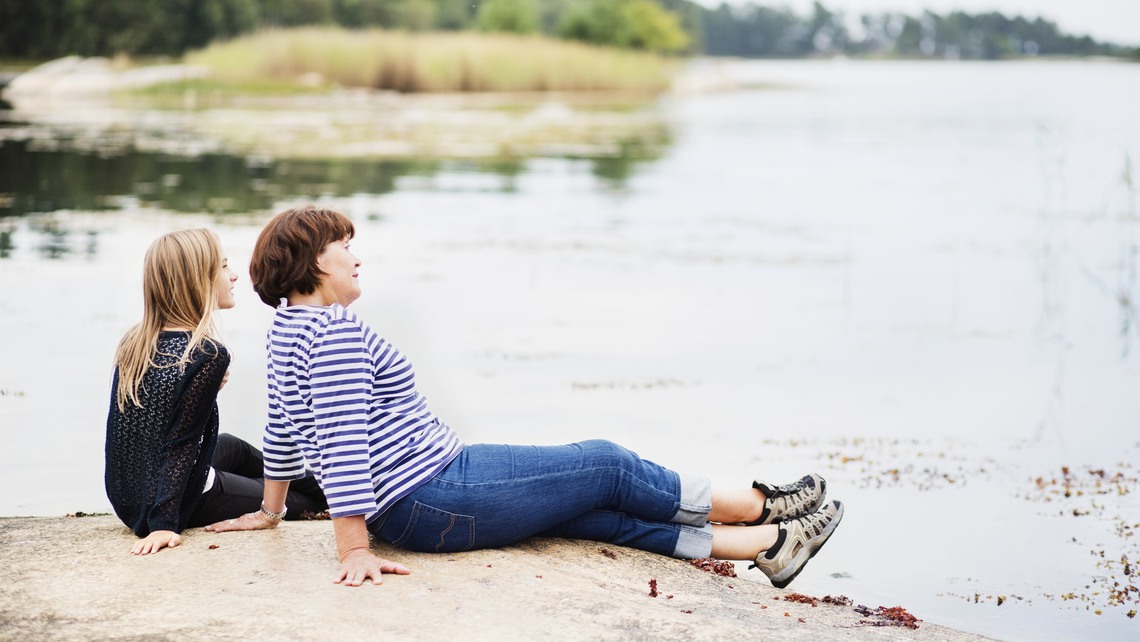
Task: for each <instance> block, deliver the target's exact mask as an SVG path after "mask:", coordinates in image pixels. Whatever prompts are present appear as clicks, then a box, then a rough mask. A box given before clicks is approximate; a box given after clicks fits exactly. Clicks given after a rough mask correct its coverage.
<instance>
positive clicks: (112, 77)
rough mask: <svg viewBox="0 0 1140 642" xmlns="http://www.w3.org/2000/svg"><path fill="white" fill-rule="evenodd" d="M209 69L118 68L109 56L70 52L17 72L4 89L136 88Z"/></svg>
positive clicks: (65, 92) (19, 92) (16, 93)
mask: <svg viewBox="0 0 1140 642" xmlns="http://www.w3.org/2000/svg"><path fill="white" fill-rule="evenodd" d="M209 73H210V70H208V69H206V68H205V67H195V66H192V65H152V66H149V67H137V68H132V69H121V70H120V69H116V68H115V67H114V65H112V64H111V61H110V60H108V59H106V58H82V57H80V56H67V57H65V58H59V59H57V60H52V61H51V62H46V63H44V64H42V65H40V66H38V67H35V68H34V69H29V70H28V71H26V72H24V73H22V74H20V75H19V76H16V77H15V78H13V79H12V81H11V82H10V83H8V86H7V87H5V89H4V95H5V97H7V98H20V97H25V96H34V97H39V98H44V97H50V96H71V95H76V94H101V93H107V92H111V91H116V90H120V89H135V88H138V87H146V86H148V85H154V84H158V83H162V82H170V81H173V80H189V79H192V78H203V77H205V76H208V75H209Z"/></svg>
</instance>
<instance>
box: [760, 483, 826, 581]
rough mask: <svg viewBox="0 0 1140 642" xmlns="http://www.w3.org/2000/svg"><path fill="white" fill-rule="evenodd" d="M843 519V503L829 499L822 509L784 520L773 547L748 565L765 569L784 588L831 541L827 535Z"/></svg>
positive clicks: (769, 576) (769, 577) (766, 573)
mask: <svg viewBox="0 0 1140 642" xmlns="http://www.w3.org/2000/svg"><path fill="white" fill-rule="evenodd" d="M841 519H843V503H842V502H839V501H832V502H828V503H826V504H824V505H823V507H822V508H820V509H819V510H818V511H816V512H814V513H811V514H809V515H804V516H803V517H800V518H799V519H793V520H789V521H786V522H783V523H782V524H780V534H779V535H778V536H777V537H776V543H775V544H773V545H772V548H769V549H768V550H766V551H764V552H762V553H760V554H759V555H757V556H756V563H755V564H750V565H749V566H748V568H750V569H751V568H758V569H760V570H761V571H764V574H765V575H767V576H768V579H770V580H772V585H773V586H775V587H776V588H784V587H785V586H787V585H789V584H791V583H792V580H794V579H796V576H797V575H799V574H800V571H802V570H804V566H806V565H807V563H808V560H810V559H811V558H813V557H815V554H816V553H817V552H819V549H820V548H822V547H823V545H824V544H825V543H827V538H829V537H831V534H832V533H833V532H835V527H836V526H839V520H841Z"/></svg>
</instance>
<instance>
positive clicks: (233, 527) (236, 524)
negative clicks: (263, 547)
mask: <svg viewBox="0 0 1140 642" xmlns="http://www.w3.org/2000/svg"><path fill="white" fill-rule="evenodd" d="M280 523H281V520H276V521H274V520H271V519H269V518H268V517H266V516H265V514H264V513H262V512H261V511H259V510H255V511H253V512H252V513H246V514H245V515H242V516H241V517H238V518H237V519H227V520H225V521H221V522H216V523H214V524H210V525H209V526H207V527H206V530H208V531H210V532H211V533H224V532H225V531H259V530H262V529H266V528H276V527H277V525H278V524H280Z"/></svg>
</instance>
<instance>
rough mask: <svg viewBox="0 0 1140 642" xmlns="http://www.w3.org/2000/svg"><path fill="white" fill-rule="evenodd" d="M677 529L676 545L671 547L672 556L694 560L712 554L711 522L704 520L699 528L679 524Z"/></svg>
mask: <svg viewBox="0 0 1140 642" xmlns="http://www.w3.org/2000/svg"><path fill="white" fill-rule="evenodd" d="M677 529H678V534H677V546H676V548H674V549H673V557H675V558H677V559H682V560H696V559H701V558H704V557H709V556H710V555H712V540H713V530H712V524H709V523H708V522H705V525H704V526H702V527H700V528H694V527H692V526H685V525H683V524H679V525H678V526H677Z"/></svg>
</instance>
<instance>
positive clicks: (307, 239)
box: [249, 205, 356, 308]
mask: <svg viewBox="0 0 1140 642" xmlns="http://www.w3.org/2000/svg"><path fill="white" fill-rule="evenodd" d="M355 235H356V228H354V227H353V225H352V221H351V220H349V218H348V217H347V216H345V215H344V214H341V213H340V212H338V211H336V210H333V209H328V208H322V207H317V206H315V205H306V206H305V207H301V208H296V209H289V210H285V211H284V212H281V213H280V214H278V215H277V216H274V217H273V218H272V219H271V220H270V221H269V222H268V223H266V225H265V229H263V230H261V234H260V235H259V236H258V237H257V244H256V245H254V247H253V258H252V259H251V260H250V262H249V277H250V280H251V281H253V289H254V290H255V291H256V292H257V296H259V297H261V300H262V301H264V302H265V304H266V305H268V306H269V307H271V308H276V307H277V305H278V303H280V301H281V299H282V298H285V297H287V296H289V294H290V293H292V292H298V293H300V294H312V293H313V291H315V290H316V289H317V288H318V287H319V286H320V284H321V277H322V276H324V274H325V273H324V272H322V271H321V270H320V269H319V268H318V267H317V257H318V256H320V254H321V251H322V250H324V249H325V246H326V245H328V244H329V243H333V242H335V241H339V240H341V239H345V238H352V237H353V236H355Z"/></svg>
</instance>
